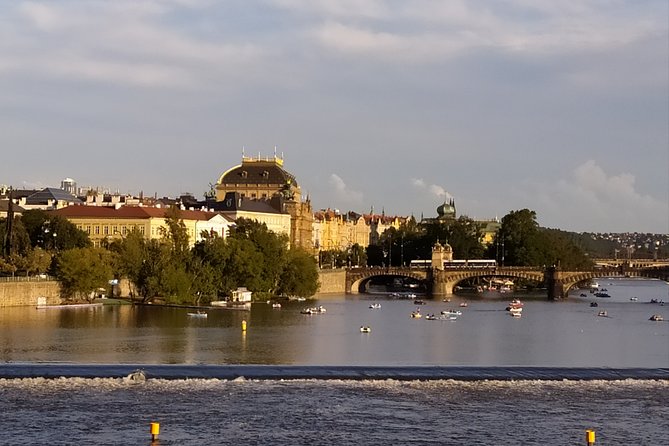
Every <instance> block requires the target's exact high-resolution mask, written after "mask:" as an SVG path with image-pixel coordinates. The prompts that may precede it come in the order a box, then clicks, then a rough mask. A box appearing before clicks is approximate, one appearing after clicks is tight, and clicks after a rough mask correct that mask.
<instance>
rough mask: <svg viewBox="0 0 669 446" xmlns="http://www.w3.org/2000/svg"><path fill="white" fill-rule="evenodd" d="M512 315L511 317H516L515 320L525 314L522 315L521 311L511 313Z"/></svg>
mask: <svg viewBox="0 0 669 446" xmlns="http://www.w3.org/2000/svg"><path fill="white" fill-rule="evenodd" d="M510 314H511V317H515V318H519V317H521V316H522V315H523V313H521V312H520V311H518V312H511V313H510Z"/></svg>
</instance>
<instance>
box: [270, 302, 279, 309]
mask: <svg viewBox="0 0 669 446" xmlns="http://www.w3.org/2000/svg"><path fill="white" fill-rule="evenodd" d="M272 308H281V304H280V303H279V302H274V303H273V304H272Z"/></svg>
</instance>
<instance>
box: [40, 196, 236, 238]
mask: <svg viewBox="0 0 669 446" xmlns="http://www.w3.org/2000/svg"><path fill="white" fill-rule="evenodd" d="M167 211H168V209H166V208H154V207H139V206H123V207H121V208H118V209H114V208H108V207H98V206H68V207H66V208H62V209H58V210H55V211H52V212H51V213H52V214H53V215H59V216H61V217H64V218H66V219H67V220H68V221H70V222H71V223H72V224H74V225H75V226H76V227H77V228H78V229H81V230H82V231H84V232H86V233H87V234H88V237H89V238H90V240H91V242H92V243H93V245H94V246H100V245H101V243H102V241H103V240H108V241H112V240H118V239H121V238H123V237H124V236H126V235H128V234H129V233H130V232H132V231H133V230H137V231H139V233H140V234H143V235H144V237H145V238H146V239H159V238H161V237H162V234H163V230H165V229H167V226H166V224H165V218H166V213H167ZM179 218H180V219H181V220H182V221H183V223H184V225H185V227H186V231H187V233H188V242H189V245H190V246H191V247H192V246H193V245H195V243H196V242H198V241H200V240H201V239H202V233H203V232H206V233H209V234H214V233H215V234H217V235H219V236H221V237H226V236H227V234H228V230H229V227H230V226H231V225H232V222H231V221H230V220H229V219H228V218H226V217H225V216H223V215H220V214H216V213H214V212H205V211H188V210H180V211H179Z"/></svg>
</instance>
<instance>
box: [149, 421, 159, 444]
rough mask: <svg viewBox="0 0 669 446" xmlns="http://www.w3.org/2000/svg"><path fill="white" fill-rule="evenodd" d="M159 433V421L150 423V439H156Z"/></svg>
mask: <svg viewBox="0 0 669 446" xmlns="http://www.w3.org/2000/svg"><path fill="white" fill-rule="evenodd" d="M158 434H160V423H151V441H156V440H157V439H158Z"/></svg>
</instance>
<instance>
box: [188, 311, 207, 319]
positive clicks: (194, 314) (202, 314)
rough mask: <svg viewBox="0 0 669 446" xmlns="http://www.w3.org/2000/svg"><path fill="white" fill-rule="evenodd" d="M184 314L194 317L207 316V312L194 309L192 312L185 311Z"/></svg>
mask: <svg viewBox="0 0 669 446" xmlns="http://www.w3.org/2000/svg"><path fill="white" fill-rule="evenodd" d="M186 314H187V315H188V316H189V317H195V318H203V319H204V318H206V317H207V313H205V312H204V311H196V312H194V313H186Z"/></svg>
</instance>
